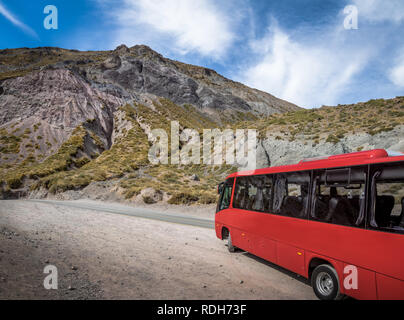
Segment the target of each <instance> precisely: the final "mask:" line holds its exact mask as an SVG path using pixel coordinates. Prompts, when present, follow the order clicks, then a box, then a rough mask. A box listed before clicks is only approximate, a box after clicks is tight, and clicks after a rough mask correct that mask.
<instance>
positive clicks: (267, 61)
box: [0, 0, 404, 108]
mask: <svg viewBox="0 0 404 320" xmlns="http://www.w3.org/2000/svg"><path fill="white" fill-rule="evenodd" d="M47 5H53V6H54V7H56V8H57V29H47V28H45V24H44V21H45V19H46V21H48V22H51V23H55V20H52V19H50V18H49V17H48V16H49V14H51V13H52V12H50V11H47V13H44V8H45V7H46V6H47ZM47 17H48V18H47ZM0 30H1V37H0V48H1V49H5V48H18V47H42V46H55V47H62V48H68V49H78V50H111V49H114V48H115V47H117V46H118V45H120V44H126V45H127V46H128V47H131V46H134V45H136V44H145V45H148V46H150V47H151V48H152V49H154V50H156V51H158V52H159V53H161V54H163V55H164V56H166V57H168V58H171V59H175V60H179V61H182V62H186V63H191V64H195V65H201V66H204V67H207V68H211V69H214V70H216V71H217V72H219V73H220V74H222V75H224V76H225V77H227V78H230V79H233V80H236V81H240V82H242V83H244V84H246V85H248V86H250V87H253V88H257V89H260V90H263V91H266V92H268V93H270V94H273V95H275V96H277V97H279V98H282V99H285V100H288V101H290V102H293V103H295V104H297V105H299V106H301V107H304V108H314V107H320V106H322V105H338V104H349V103H357V102H360V101H368V100H370V99H378V98H385V99H387V98H393V97H395V96H404V37H403V34H404V0H389V1H383V0H282V1H279V0H84V1H83V0H81V1H75V0H69V1H65V0H46V1H43V0H33V1H27V0H0Z"/></svg>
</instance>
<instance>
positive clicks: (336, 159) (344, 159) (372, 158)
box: [227, 149, 404, 178]
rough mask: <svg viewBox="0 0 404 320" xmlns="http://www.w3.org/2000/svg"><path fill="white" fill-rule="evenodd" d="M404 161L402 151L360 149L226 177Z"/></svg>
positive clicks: (235, 173) (236, 173)
mask: <svg viewBox="0 0 404 320" xmlns="http://www.w3.org/2000/svg"><path fill="white" fill-rule="evenodd" d="M396 161H404V153H402V152H394V151H387V150H384V149H375V150H370V151H360V152H353V153H345V154H340V155H335V156H326V157H319V158H312V159H304V160H302V161H300V162H299V163H297V164H292V165H285V166H278V167H269V168H263V169H257V170H249V171H241V172H234V173H232V174H230V175H229V176H228V177H227V178H232V177H237V176H251V175H261V174H271V173H282V172H292V171H305V170H314V169H326V168H338V167H346V166H358V165H363V164H372V163H382V162H396Z"/></svg>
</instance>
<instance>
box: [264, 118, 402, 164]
mask: <svg viewBox="0 0 404 320" xmlns="http://www.w3.org/2000/svg"><path fill="white" fill-rule="evenodd" d="M257 146H258V148H257V163H256V168H257V169H258V168H266V167H269V166H280V165H286V164H295V163H297V162H299V161H300V160H303V159H309V158H315V157H322V156H330V155H337V154H343V153H350V152H356V151H358V150H372V149H386V150H392V151H400V152H404V126H398V127H396V128H395V129H394V130H392V131H389V132H382V133H379V134H376V135H373V136H372V135H370V134H367V133H357V134H350V135H347V136H346V137H345V138H343V139H341V140H340V141H339V142H338V143H329V142H325V143H321V144H315V143H314V141H312V140H310V139H307V138H303V137H301V138H299V139H296V140H295V141H289V140H280V139H276V138H274V137H271V138H266V139H263V140H262V141H259V143H258V145H257Z"/></svg>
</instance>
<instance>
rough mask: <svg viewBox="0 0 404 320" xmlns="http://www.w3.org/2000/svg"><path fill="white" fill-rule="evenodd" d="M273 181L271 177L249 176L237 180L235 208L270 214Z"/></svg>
mask: <svg viewBox="0 0 404 320" xmlns="http://www.w3.org/2000/svg"><path fill="white" fill-rule="evenodd" d="M271 192H272V180H271V177H270V176H249V177H239V178H237V179H236V188H235V193H234V203H233V207H234V208H238V209H244V210H250V211H259V212H269V211H270V207H271V202H272V201H271Z"/></svg>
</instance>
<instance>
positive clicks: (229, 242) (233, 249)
mask: <svg viewBox="0 0 404 320" xmlns="http://www.w3.org/2000/svg"><path fill="white" fill-rule="evenodd" d="M227 250H229V252H236V247H235V246H233V242H232V241H231V234H230V232H229V236H228V237H227Z"/></svg>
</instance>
